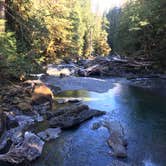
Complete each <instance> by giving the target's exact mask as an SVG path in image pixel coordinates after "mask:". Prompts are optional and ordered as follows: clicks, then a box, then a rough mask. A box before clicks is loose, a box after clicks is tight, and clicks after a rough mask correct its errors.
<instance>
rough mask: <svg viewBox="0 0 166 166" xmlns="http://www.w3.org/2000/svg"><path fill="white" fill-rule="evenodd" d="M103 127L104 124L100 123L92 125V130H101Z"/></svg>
mask: <svg viewBox="0 0 166 166" xmlns="http://www.w3.org/2000/svg"><path fill="white" fill-rule="evenodd" d="M101 125H102V124H101V123H100V122H96V123H93V125H92V130H96V129H98V128H100V127H101Z"/></svg>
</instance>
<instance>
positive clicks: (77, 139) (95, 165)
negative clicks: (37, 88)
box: [35, 83, 166, 166]
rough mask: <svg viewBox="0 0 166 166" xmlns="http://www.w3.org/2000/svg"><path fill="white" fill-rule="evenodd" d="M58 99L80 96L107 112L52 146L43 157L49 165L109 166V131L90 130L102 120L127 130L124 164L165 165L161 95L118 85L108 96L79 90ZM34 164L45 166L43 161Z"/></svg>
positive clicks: (165, 128)
mask: <svg viewBox="0 0 166 166" xmlns="http://www.w3.org/2000/svg"><path fill="white" fill-rule="evenodd" d="M57 97H81V98H83V102H84V103H85V104H88V105H89V106H90V107H91V108H94V109H99V110H105V111H107V112H108V113H107V115H106V116H105V117H100V118H94V119H93V120H90V121H88V122H86V123H84V124H83V125H81V126H80V127H79V128H77V129H74V130H73V131H66V132H65V133H63V134H62V136H61V137H60V138H58V139H57V140H56V141H55V142H52V143H49V144H48V146H47V147H46V150H45V152H44V154H43V157H44V156H45V155H46V156H47V159H48V160H47V165H50V166H53V165H58V166H61V165H62V166H68V165H71V166H85V165H86V166H101V165H110V163H111V162H112V160H114V158H113V157H111V156H110V155H109V154H108V153H107V152H108V151H109V147H108V145H107V144H106V140H107V137H108V132H107V130H105V129H103V128H101V129H99V130H97V131H93V130H91V125H92V123H93V122H95V121H98V120H99V119H103V118H110V119H116V120H118V121H120V122H121V123H122V125H123V126H124V128H125V133H126V137H127V139H128V142H129V145H128V156H129V157H128V159H127V160H124V161H123V160H122V161H123V162H125V163H129V165H134V166H137V165H138V166H139V165H140V166H141V165H145V166H164V165H165V163H166V158H165V153H166V142H165V140H166V103H165V100H164V99H163V98H161V97H160V96H157V95H154V94H153V93H151V92H149V91H146V90H144V89H141V88H135V87H132V86H127V85H123V84H120V83H116V84H114V85H113V88H112V89H110V90H109V91H107V92H105V93H96V92H88V91H84V90H76V91H65V92H63V93H61V94H59V95H58V96H57ZM46 151H48V153H49V155H50V156H49V155H48V154H47V153H46ZM50 153H51V154H50ZM35 165H38V166H39V165H43V160H42V158H40V159H39V160H38V161H37V162H36V163H35Z"/></svg>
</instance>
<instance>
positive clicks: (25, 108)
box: [17, 102, 32, 111]
mask: <svg viewBox="0 0 166 166" xmlns="http://www.w3.org/2000/svg"><path fill="white" fill-rule="evenodd" d="M17 107H18V108H19V109H20V110H22V111H31V110H32V106H31V104H30V103H28V102H22V103H19V104H18V105H17Z"/></svg>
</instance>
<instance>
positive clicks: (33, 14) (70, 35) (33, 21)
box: [0, 0, 110, 77]
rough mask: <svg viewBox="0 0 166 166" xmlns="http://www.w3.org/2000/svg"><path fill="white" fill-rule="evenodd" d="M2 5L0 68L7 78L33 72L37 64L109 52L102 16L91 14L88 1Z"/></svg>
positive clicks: (31, 1)
mask: <svg viewBox="0 0 166 166" xmlns="http://www.w3.org/2000/svg"><path fill="white" fill-rule="evenodd" d="M4 3H6V5H5V8H6V13H5V15H4V11H5V10H3V11H2V12H1V15H0V16H1V17H0V18H1V19H3V22H2V21H1V22H0V29H1V30H0V32H3V33H4V34H3V35H1V36H0V49H1V50H0V51H1V52H0V55H1V62H0V69H2V70H1V71H6V73H7V74H8V75H12V76H14V77H15V76H18V77H19V76H20V75H26V74H29V73H34V72H35V73H36V72H38V70H39V66H40V64H42V63H54V62H55V61H56V60H57V59H67V58H69V59H73V58H76V59H78V58H80V57H88V56H90V55H96V54H99V55H106V54H108V53H109V50H110V49H109V46H108V44H107V33H106V31H105V28H104V26H103V21H102V17H101V16H95V14H93V13H92V12H91V3H90V0H56V1H55V0H45V1H41V0H26V1H20V0H12V1H11V0H7V1H4ZM2 5H3V4H1V6H2ZM1 8H2V7H1ZM3 8H4V6H3ZM5 31H6V32H5ZM7 31H10V32H13V33H7ZM2 73H3V72H1V74H2Z"/></svg>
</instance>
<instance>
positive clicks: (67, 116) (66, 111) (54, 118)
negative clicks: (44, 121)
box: [47, 105, 105, 129]
mask: <svg viewBox="0 0 166 166" xmlns="http://www.w3.org/2000/svg"><path fill="white" fill-rule="evenodd" d="M104 114H105V112H104V111H99V110H94V109H90V108H89V107H88V106H87V105H74V106H71V107H66V108H63V109H60V110H57V111H56V112H55V113H52V114H51V113H50V114H47V117H48V119H49V124H50V126H51V127H60V128H62V129H67V128H71V127H73V126H76V125H79V124H81V123H82V122H84V121H86V120H88V119H90V118H92V117H94V116H100V115H104Z"/></svg>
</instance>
